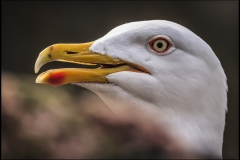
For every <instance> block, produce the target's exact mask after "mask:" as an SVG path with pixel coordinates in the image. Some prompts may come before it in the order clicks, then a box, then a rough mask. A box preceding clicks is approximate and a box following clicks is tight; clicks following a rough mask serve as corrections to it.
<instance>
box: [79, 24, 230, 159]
mask: <svg viewBox="0 0 240 160" xmlns="http://www.w3.org/2000/svg"><path fill="white" fill-rule="evenodd" d="M158 36H161V37H165V38H167V39H168V40H169V41H171V43H172V46H171V48H170V49H169V50H168V51H167V53H164V55H161V54H158V53H156V52H154V51H153V50H151V48H150V47H149V45H148V43H149V41H150V40H151V39H153V38H154V37H158ZM90 50H91V51H93V52H97V53H100V54H107V55H108V56H110V57H114V58H119V59H121V60H124V61H127V62H131V63H135V64H138V65H140V66H142V67H144V68H145V69H147V70H148V71H149V72H150V74H145V73H139V72H128V71H123V72H117V73H113V74H110V75H108V76H107V79H108V80H109V81H110V82H111V84H100V83H95V84H93V83H78V85H80V86H83V87H85V88H87V89H89V90H91V91H93V92H95V93H96V94H98V95H99V96H100V97H101V98H102V100H103V101H104V102H105V103H106V104H107V105H108V106H109V107H110V108H112V110H113V111H116V112H117V110H118V109H120V108H121V107H122V106H125V107H131V108H141V109H142V110H143V111H145V112H147V111H149V112H150V113H151V114H155V116H157V117H158V118H159V120H160V121H161V123H165V124H167V126H168V129H169V130H170V131H172V132H171V133H172V134H173V135H174V136H175V137H177V138H178V139H179V140H181V142H182V143H183V146H184V147H186V148H185V149H186V150H187V151H189V152H193V153H196V154H203V155H204V154H211V155H215V156H217V157H221V156H222V143H223V131H224V126H225V112H226V110H227V106H226V104H227V95H226V90H227V85H226V76H225V73H224V71H223V69H222V66H221V64H220V61H219V60H218V58H217V57H216V55H215V54H214V52H213V50H212V49H211V47H210V46H209V45H208V44H207V43H206V42H204V41H203V40H202V39H201V38H200V37H198V36H197V35H196V34H194V33H193V32H191V31H190V30H188V29H187V28H185V27H183V26H181V25H179V24H176V23H173V22H169V21H165V20H152V21H140V22H132V23H127V24H124V25H121V26H118V27H116V28H114V29H113V30H111V31H110V32H109V33H107V34H106V35H105V36H103V37H102V38H100V39H98V40H97V41H95V42H94V43H93V45H92V46H91V48H90Z"/></svg>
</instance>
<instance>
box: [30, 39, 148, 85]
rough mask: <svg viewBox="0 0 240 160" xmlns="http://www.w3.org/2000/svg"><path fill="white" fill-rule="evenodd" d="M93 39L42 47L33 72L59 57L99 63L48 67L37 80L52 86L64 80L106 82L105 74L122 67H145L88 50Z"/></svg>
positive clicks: (63, 60)
mask: <svg viewBox="0 0 240 160" xmlns="http://www.w3.org/2000/svg"><path fill="white" fill-rule="evenodd" d="M92 44H93V42H89V43H82V44H54V45H51V46H49V47H47V48H45V49H44V50H43V51H42V52H41V53H40V54H39V56H38V58H37V61H36V63H35V68H34V70H35V73H37V72H38V71H39V69H40V68H41V67H42V66H43V65H44V64H46V63H48V62H51V61H62V62H70V63H79V64H85V65H96V66H97V65H100V67H98V68H94V69H86V68H85V69H83V68H62V69H53V70H48V71H46V72H43V73H42V74H40V75H39V76H38V77H37V79H36V83H43V84H48V85H52V86H61V85H64V84H67V83H84V82H96V83H108V80H107V78H106V76H107V75H108V74H112V73H115V72H121V71H141V72H146V73H147V71H146V70H145V69H144V68H142V67H140V66H137V65H134V64H130V63H127V62H124V61H122V60H120V59H116V58H111V57H109V56H107V55H102V54H98V53H94V52H91V51H90V50H89V48H90V46H91V45H92ZM130 66H131V67H130Z"/></svg>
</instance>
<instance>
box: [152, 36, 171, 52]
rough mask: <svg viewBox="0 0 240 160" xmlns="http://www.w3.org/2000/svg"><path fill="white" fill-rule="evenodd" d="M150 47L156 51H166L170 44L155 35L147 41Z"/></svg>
mask: <svg viewBox="0 0 240 160" xmlns="http://www.w3.org/2000/svg"><path fill="white" fill-rule="evenodd" d="M149 46H150V48H151V49H152V50H153V51H154V52H157V53H163V52H166V51H167V50H168V49H169V48H170V47H171V46H172V44H171V43H170V42H169V40H167V39H166V38H164V37H157V38H154V39H152V40H151V41H150V42H149Z"/></svg>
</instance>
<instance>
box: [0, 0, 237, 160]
mask: <svg viewBox="0 0 240 160" xmlns="http://www.w3.org/2000/svg"><path fill="white" fill-rule="evenodd" d="M1 9H2V11H1V12H2V16H1V18H2V50H1V56H2V71H4V72H10V73H12V74H18V75H19V74H25V75H32V76H35V77H36V76H37V75H35V74H34V71H33V68H34V63H35V60H36V58H37V56H38V54H39V53H40V51H42V50H43V49H44V48H45V47H47V46H49V45H51V44H55V43H81V42H89V41H93V40H96V39H98V38H100V37H102V36H103V35H104V34H106V33H107V32H108V31H110V30H111V29H112V28H114V27H116V26H118V25H121V24H124V23H126V22H132V21H141V20H152V19H164V20H169V21H173V22H176V23H179V24H181V25H183V26H185V27H187V28H189V29H190V30H192V31H193V32H195V33H196V34H197V35H199V36H200V37H201V38H202V39H204V40H205V41H206V42H207V43H208V44H209V45H210V46H211V47H212V49H213V50H214V52H215V54H216V55H217V57H218V58H219V59H220V61H221V63H222V66H223V68H224V70H225V73H226V75H227V79H228V80H227V83H228V87H229V92H228V112H227V117H226V129H225V137H224V145H223V156H224V157H225V158H238V157H239V152H238V149H239V144H238V139H239V113H238V111H239V108H238V107H239V106H238V105H239V99H238V96H239V95H238V93H239V90H238V89H239V83H238V82H239V70H238V64H239V60H238V58H239V47H238V46H239V45H238V43H239V36H238V35H239V30H238V28H239V20H238V18H239V14H238V13H239V2H238V1H180V2H176V1H130V2H128V1H114V2H111V1H98V2H96V1H58V2H51V1H33V2H30V1H29V2H28V1H11V2H8V1H2V7H1ZM57 66H58V63H57V62H56V63H55V62H54V63H52V64H47V65H46V66H44V67H43V68H42V69H41V71H40V72H42V71H43V70H46V69H49V68H54V67H57ZM64 66H68V67H71V64H62V63H61V67H64ZM32 83H33V85H34V83H35V82H34V81H33V82H32ZM36 85H37V84H36ZM63 88H64V86H63ZM82 90H84V89H82V88H80V87H76V88H75V91H74V92H81V91H82ZM2 92H4V90H2ZM2 123H4V122H2Z"/></svg>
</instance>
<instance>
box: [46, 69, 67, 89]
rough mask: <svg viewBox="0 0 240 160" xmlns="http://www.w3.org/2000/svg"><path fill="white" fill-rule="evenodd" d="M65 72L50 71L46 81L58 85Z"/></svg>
mask: <svg viewBox="0 0 240 160" xmlns="http://www.w3.org/2000/svg"><path fill="white" fill-rule="evenodd" d="M65 77H66V74H65V73H63V72H58V73H51V75H50V76H49V79H48V83H49V84H51V85H54V86H59V85H61V84H62V83H63V81H64V79H65Z"/></svg>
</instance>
